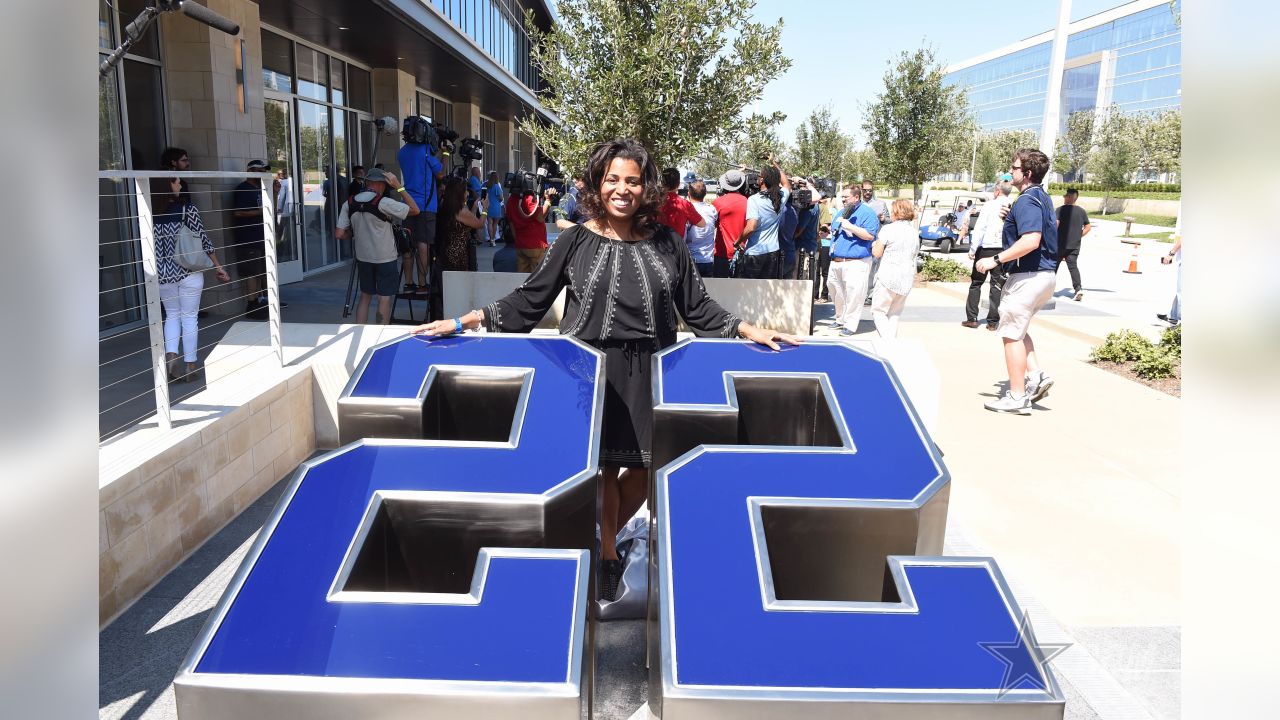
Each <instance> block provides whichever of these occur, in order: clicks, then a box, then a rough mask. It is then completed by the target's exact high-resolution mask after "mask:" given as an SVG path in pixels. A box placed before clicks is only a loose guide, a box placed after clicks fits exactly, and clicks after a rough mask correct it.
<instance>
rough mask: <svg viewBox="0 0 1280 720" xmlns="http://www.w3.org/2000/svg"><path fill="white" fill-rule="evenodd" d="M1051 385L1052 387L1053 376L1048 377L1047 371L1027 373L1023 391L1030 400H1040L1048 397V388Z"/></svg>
mask: <svg viewBox="0 0 1280 720" xmlns="http://www.w3.org/2000/svg"><path fill="white" fill-rule="evenodd" d="M1051 387H1053V378H1051V377H1049V374H1048V373H1046V372H1044V371H1040V372H1036V373H1027V380H1026V389H1025V392H1026V394H1027V397H1028V398H1030V399H1031V402H1033V403H1035V402H1040V401H1041V400H1043V399H1044V398H1046V397H1049V388H1051Z"/></svg>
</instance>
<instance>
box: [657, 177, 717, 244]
mask: <svg viewBox="0 0 1280 720" xmlns="http://www.w3.org/2000/svg"><path fill="white" fill-rule="evenodd" d="M662 186H663V187H665V188H666V189H667V199H666V200H663V201H662V208H661V209H659V210H658V222H660V223H662V224H663V225H666V226H667V227H669V228H671V229H672V230H675V232H676V237H678V238H680V239H681V240H683V239H684V231H685V228H686V226H687V225H693V226H694V227H697V228H704V227H706V226H707V221H706V220H703V219H702V213H700V212H698V209H697V208H695V207H694V206H693V203H691V202H689V201H688V200H685V199H684V198H682V197H680V195H679V193H677V192H676V189H677V188H679V187H680V171H679V170H677V169H675V168H667V169H666V170H663V171H662Z"/></svg>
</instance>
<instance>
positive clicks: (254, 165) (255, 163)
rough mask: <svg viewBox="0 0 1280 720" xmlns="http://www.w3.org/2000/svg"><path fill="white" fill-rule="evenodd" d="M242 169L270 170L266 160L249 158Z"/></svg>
mask: <svg viewBox="0 0 1280 720" xmlns="http://www.w3.org/2000/svg"><path fill="white" fill-rule="evenodd" d="M244 169H245V170H249V171H251V172H262V171H263V170H270V169H271V165H270V164H268V163H267V161H266V160H250V161H249V164H248V165H246V166H245V168H244Z"/></svg>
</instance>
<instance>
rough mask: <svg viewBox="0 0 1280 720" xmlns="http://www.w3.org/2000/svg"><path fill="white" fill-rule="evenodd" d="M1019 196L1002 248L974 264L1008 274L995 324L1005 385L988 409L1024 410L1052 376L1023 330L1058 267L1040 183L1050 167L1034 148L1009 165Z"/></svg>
mask: <svg viewBox="0 0 1280 720" xmlns="http://www.w3.org/2000/svg"><path fill="white" fill-rule="evenodd" d="M1010 170H1012V171H1013V185H1014V187H1016V188H1018V192H1019V195H1018V199H1017V200H1015V201H1014V202H1013V207H1012V208H1010V210H1009V214H1008V216H1007V217H1006V218H1005V221H1004V231H1003V234H1002V235H1001V244H1002V245H1003V249H1002V250H1001V251H1000V252H998V253H996V254H995V255H992V256H991V257H987V258H983V259H981V260H979V261H978V262H977V263H976V264H975V265H974V267H975V269H977V270H978V271H979V272H990V271H991V270H992V269H994V268H995V267H997V266H1000V265H1003V266H1004V270H1005V272H1006V273H1008V278H1007V279H1006V280H1005V283H1004V292H1003V294H1002V295H1001V298H1000V325H999V326H998V327H997V328H996V331H997V332H998V333H999V334H1000V339H1001V340H1002V341H1004V363H1005V367H1006V368H1007V369H1008V371H1009V390H1008V392H1006V393H1005V394H1004V395H1003V396H1002V397H1000V398H999V399H997V400H992V401H991V402H989V403H986V405H985V407H986V408H987V409H988V410H991V411H993V412H1004V413H1016V414H1018V415H1025V414H1027V412H1028V411H1029V410H1030V409H1031V404H1032V403H1034V402H1039V401H1040V400H1041V399H1042V398H1044V397H1045V396H1046V395H1048V394H1049V388H1051V387H1053V378H1051V377H1049V375H1048V374H1046V373H1045V372H1044V371H1043V370H1041V369H1040V361H1039V359H1038V358H1037V357H1036V346H1035V343H1034V342H1032V341H1031V335H1030V333H1029V332H1028V330H1029V328H1030V326H1031V318H1033V317H1035V314H1036V313H1037V312H1039V311H1040V308H1042V307H1044V304H1045V303H1046V302H1048V301H1049V298H1050V297H1051V296H1052V295H1053V289H1054V285H1055V284H1056V276H1057V270H1058V228H1057V217H1056V215H1055V214H1054V209H1053V201H1052V200H1050V199H1049V194H1048V193H1046V192H1045V191H1044V188H1042V187H1040V182H1041V181H1042V180H1044V176H1045V173H1047V172H1049V158H1048V156H1046V155H1045V154H1044V153H1042V152H1040V151H1039V150H1034V149H1022V150H1019V151H1018V152H1016V153H1014V155H1013V163H1012V164H1011V166H1010Z"/></svg>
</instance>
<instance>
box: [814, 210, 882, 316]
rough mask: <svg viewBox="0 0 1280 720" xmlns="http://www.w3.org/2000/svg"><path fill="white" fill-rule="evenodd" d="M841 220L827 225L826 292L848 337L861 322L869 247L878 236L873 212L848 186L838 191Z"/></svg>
mask: <svg viewBox="0 0 1280 720" xmlns="http://www.w3.org/2000/svg"><path fill="white" fill-rule="evenodd" d="M840 200H841V202H842V203H844V211H843V212H842V213H841V216H840V217H838V218H836V219H835V220H833V221H832V222H831V268H830V269H829V270H827V289H828V290H829V291H830V292H831V302H832V303H834V304H835V306H836V307H835V311H836V314H835V320H836V324H837V325H839V326H840V334H841V335H844V336H845V337H848V336H850V335H853V334H854V333H856V332H857V331H858V323H860V322H862V301H863V298H865V297H866V296H867V285H869V284H870V282H871V262H872V261H871V243H873V242H874V241H875V239H876V235H879V234H880V220H879V218H877V217H876V211H875V210H872V209H871V207H870V206H868V205H866V204H865V203H863V202H862V193H861V189H860V188H859V187H858V186H857V185H849V186H848V187H846V188H844V189H843V190H841V191H840Z"/></svg>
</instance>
